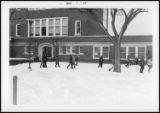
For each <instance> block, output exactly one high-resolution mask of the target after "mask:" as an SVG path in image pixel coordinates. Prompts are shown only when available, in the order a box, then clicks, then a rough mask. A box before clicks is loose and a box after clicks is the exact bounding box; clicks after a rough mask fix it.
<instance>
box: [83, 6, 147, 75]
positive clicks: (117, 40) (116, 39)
mask: <svg viewBox="0 0 160 113" xmlns="http://www.w3.org/2000/svg"><path fill="white" fill-rule="evenodd" d="M110 10H111V11H110V14H111V17H112V19H111V26H112V30H113V33H114V36H112V35H111V34H110V33H109V31H108V28H105V27H104V26H103V23H102V20H101V19H100V18H99V16H98V11H97V12H96V10H95V9H94V10H93V9H86V10H85V12H86V13H88V14H89V15H91V16H92V17H93V18H94V19H95V21H96V22H97V23H98V24H99V25H100V27H101V28H102V29H103V30H104V32H105V34H106V36H107V37H106V38H109V39H110V40H111V42H112V43H113V45H114V72H121V62H120V45H121V40H122V38H123V35H124V33H125V31H126V29H127V27H128V25H129V24H130V22H131V21H132V20H133V19H134V18H135V17H136V16H137V15H138V14H139V13H141V12H146V10H145V9H143V8H132V9H130V10H129V11H128V13H127V12H126V11H125V10H124V9H123V8H121V9H118V8H111V9H110ZM118 11H122V12H123V15H124V16H125V20H124V23H123V25H122V26H121V30H120V32H119V33H118V32H117V29H116V26H115V21H116V15H117V12H118ZM81 12H84V10H82V11H81Z"/></svg>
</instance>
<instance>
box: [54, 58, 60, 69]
mask: <svg viewBox="0 0 160 113" xmlns="http://www.w3.org/2000/svg"><path fill="white" fill-rule="evenodd" d="M57 66H58V67H60V65H59V57H58V56H56V57H55V67H57Z"/></svg>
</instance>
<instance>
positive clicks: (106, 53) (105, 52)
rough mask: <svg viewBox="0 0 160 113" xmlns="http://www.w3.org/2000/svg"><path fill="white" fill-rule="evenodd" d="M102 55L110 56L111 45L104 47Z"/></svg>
mask: <svg viewBox="0 0 160 113" xmlns="http://www.w3.org/2000/svg"><path fill="white" fill-rule="evenodd" d="M102 55H103V58H109V47H103V50H102Z"/></svg>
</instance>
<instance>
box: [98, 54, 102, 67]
mask: <svg viewBox="0 0 160 113" xmlns="http://www.w3.org/2000/svg"><path fill="white" fill-rule="evenodd" d="M102 66H103V56H100V58H99V66H98V67H102Z"/></svg>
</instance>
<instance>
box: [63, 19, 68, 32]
mask: <svg viewBox="0 0 160 113" xmlns="http://www.w3.org/2000/svg"><path fill="white" fill-rule="evenodd" d="M62 35H68V18H62Z"/></svg>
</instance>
